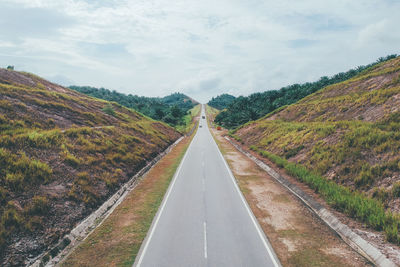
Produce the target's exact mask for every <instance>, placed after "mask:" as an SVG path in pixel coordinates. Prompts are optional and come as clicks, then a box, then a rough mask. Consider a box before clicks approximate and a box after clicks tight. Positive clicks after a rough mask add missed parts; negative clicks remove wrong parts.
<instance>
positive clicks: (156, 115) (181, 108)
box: [69, 86, 199, 127]
mask: <svg viewBox="0 0 400 267" xmlns="http://www.w3.org/2000/svg"><path fill="white" fill-rule="evenodd" d="M69 88H70V89H73V90H75V91H78V92H80V93H83V94H86V95H90V96H93V97H96V98H100V99H104V100H108V101H114V102H117V103H119V104H121V105H123V106H125V107H128V108H133V109H135V110H137V111H139V112H141V113H143V114H144V115H146V116H149V117H150V118H153V119H155V120H160V121H163V122H166V123H168V124H169V125H171V126H173V127H176V126H182V125H183V124H184V123H185V119H184V117H185V115H186V114H187V112H188V111H189V110H190V109H192V108H193V107H194V106H195V105H197V104H199V103H198V102H197V101H195V100H193V99H191V98H190V97H188V96H186V95H184V94H181V93H174V94H171V95H169V96H165V97H162V98H160V97H144V96H137V95H132V94H128V95H125V94H122V93H119V92H117V91H111V90H108V89H104V88H95V87H90V86H70V87H69Z"/></svg>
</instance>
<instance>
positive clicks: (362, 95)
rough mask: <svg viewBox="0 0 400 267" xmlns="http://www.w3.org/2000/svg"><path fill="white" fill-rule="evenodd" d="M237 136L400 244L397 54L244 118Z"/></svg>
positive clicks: (399, 73)
mask: <svg viewBox="0 0 400 267" xmlns="http://www.w3.org/2000/svg"><path fill="white" fill-rule="evenodd" d="M234 136H235V137H236V138H237V139H238V140H240V141H241V142H243V143H244V144H246V145H247V146H249V147H251V148H252V149H253V150H255V151H257V152H258V153H260V154H262V155H264V156H266V157H268V158H270V159H271V160H273V161H274V162H277V163H278V165H280V166H284V167H286V168H287V169H288V171H289V172H290V173H291V174H293V175H294V176H297V177H298V178H299V179H300V180H301V181H303V182H305V183H307V184H308V185H309V186H310V187H311V188H313V189H315V190H316V191H317V192H319V193H320V194H321V195H322V196H323V197H324V198H325V199H326V200H327V202H328V203H330V204H331V205H332V206H334V207H335V208H337V209H338V210H340V211H343V212H345V213H347V214H348V215H350V216H352V217H354V218H356V219H359V220H361V221H363V222H365V223H366V224H367V225H369V226H370V227H372V228H374V229H377V230H382V229H383V230H385V232H386V237H387V239H388V240H389V241H391V242H394V243H400V237H399V235H398V229H400V217H399V215H394V214H398V213H399V211H400V154H399V151H400V57H397V58H394V59H391V60H389V61H385V62H382V63H379V64H376V65H374V66H373V67H370V68H369V69H367V70H366V71H363V72H361V73H360V74H359V75H357V76H355V77H353V78H351V79H349V80H346V81H344V82H341V83H337V84H333V85H330V86H327V87H325V88H324V89H322V90H320V91H318V92H316V93H314V94H311V95H309V96H307V97H305V98H303V99H302V100H300V101H299V102H297V103H296V104H292V105H290V106H287V107H285V108H283V109H278V110H276V111H275V112H272V113H271V114H269V115H267V116H266V117H264V118H261V119H259V120H257V121H254V122H249V123H247V124H245V125H243V126H242V127H239V128H238V129H237V130H236V131H234ZM293 163H296V164H299V165H294V164H293ZM386 211H387V212H386ZM385 212H386V213H385Z"/></svg>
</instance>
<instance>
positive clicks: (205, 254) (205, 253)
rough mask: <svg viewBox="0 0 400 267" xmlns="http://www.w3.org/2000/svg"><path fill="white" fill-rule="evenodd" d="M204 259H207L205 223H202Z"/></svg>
mask: <svg viewBox="0 0 400 267" xmlns="http://www.w3.org/2000/svg"><path fill="white" fill-rule="evenodd" d="M203 228H204V258H205V259H207V223H206V222H204V224H203Z"/></svg>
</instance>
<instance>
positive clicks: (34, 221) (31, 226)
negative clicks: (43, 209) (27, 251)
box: [25, 216, 43, 233]
mask: <svg viewBox="0 0 400 267" xmlns="http://www.w3.org/2000/svg"><path fill="white" fill-rule="evenodd" d="M42 228H43V220H42V218H41V217H40V216H32V217H30V218H29V219H28V222H26V223H25V229H26V230H28V231H29V232H31V233H32V232H35V231H37V230H39V229H42Z"/></svg>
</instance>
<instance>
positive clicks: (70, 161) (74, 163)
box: [64, 151, 81, 168]
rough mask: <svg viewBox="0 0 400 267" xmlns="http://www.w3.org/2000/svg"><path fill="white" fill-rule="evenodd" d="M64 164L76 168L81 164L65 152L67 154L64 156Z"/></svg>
mask: <svg viewBox="0 0 400 267" xmlns="http://www.w3.org/2000/svg"><path fill="white" fill-rule="evenodd" d="M64 157H65V158H64V162H65V163H67V164H68V165H70V166H72V167H75V168H76V167H78V166H79V165H80V164H81V161H80V160H79V159H78V158H77V157H75V156H74V155H73V154H71V153H69V152H68V151H67V153H65V154H64Z"/></svg>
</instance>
